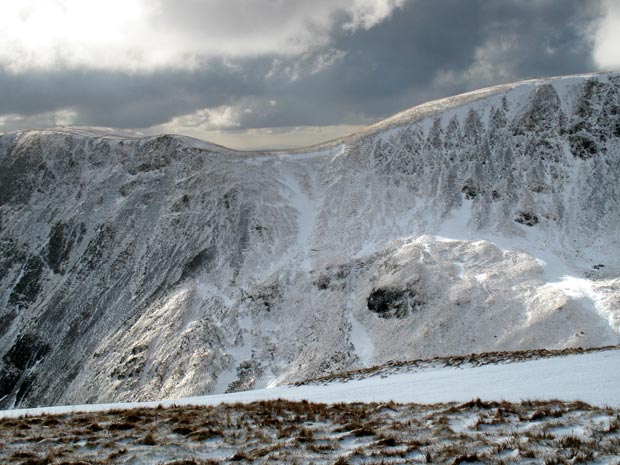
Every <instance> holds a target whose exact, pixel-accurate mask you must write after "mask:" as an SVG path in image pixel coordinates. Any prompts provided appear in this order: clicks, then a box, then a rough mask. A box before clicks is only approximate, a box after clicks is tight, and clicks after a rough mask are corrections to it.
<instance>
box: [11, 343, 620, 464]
mask: <svg viewBox="0 0 620 465" xmlns="http://www.w3.org/2000/svg"><path fill="white" fill-rule="evenodd" d="M510 355H512V356H515V355H518V356H524V355H526V354H524V353H519V354H514V353H513V354H506V353H504V354H494V356H510ZM529 355H535V354H532V353H529ZM547 355H553V354H547ZM555 355H556V356H555V357H554V358H547V359H534V360H527V361H521V362H512V363H510V362H508V363H503V364H499V365H498V364H490V365H486V366H478V367H474V366H471V365H463V366H461V367H453V366H452V367H450V366H448V367H446V366H444V367H426V368H417V369H415V370H411V367H409V368H407V369H405V370H404V371H402V372H400V373H391V374H389V373H388V374H386V373H380V374H377V373H375V374H374V375H370V376H369V377H367V378H365V379H361V380H349V381H346V382H342V380H337V381H332V382H326V383H324V384H322V385H317V384H314V385H307V386H297V387H288V388H284V387H279V388H273V389H264V390H254V391H245V392H238V393H231V394H226V395H215V396H206V397H202V398H193V399H181V400H179V401H174V402H172V401H168V402H162V403H161V404H160V403H151V404H109V405H86V406H71V407H51V408H43V409H27V410H9V411H4V412H0V440H2V443H3V447H0V459H1V460H2V463H20V464H23V463H43V464H47V463H58V462H59V461H64V462H63V463H77V462H78V461H79V462H88V463H97V464H108V463H123V464H138V463H160V464H169V465H173V464H176V465H180V463H183V464H185V465H190V464H193V465H199V464H203V465H206V464H209V465H215V464H217V463H230V462H236V463H254V464H262V463H283V464H289V463H299V464H303V463H313V464H329V465H331V464H335V463H339V464H343V463H348V464H354V463H360V464H370V463H376V464H386V463H391V464H400V463H403V464H404V463H463V462H482V463H493V464H498V465H499V464H506V463H536V464H538V463H565V464H573V463H609V464H613V463H617V457H618V454H619V453H620V399H618V395H617V386H618V384H619V383H620V374H619V373H618V370H617V366H618V363H620V350H618V348H615V349H607V350H602V351H599V352H592V353H584V354H568V355H563V356H557V354H555ZM490 356H491V354H487V356H486V357H490ZM478 361H480V360H478ZM384 368H385V369H393V367H392V368H389V367H384ZM476 396H479V397H481V398H482V400H481V399H473V400H472V398H475V397H476ZM525 399H529V400H525ZM583 400H588V402H589V403H585V402H583ZM343 401H347V402H343ZM455 401H456V402H455ZM420 402H432V404H421V403H420ZM156 406H157V408H155V407H156ZM162 407H164V408H162Z"/></svg>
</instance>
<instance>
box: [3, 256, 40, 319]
mask: <svg viewBox="0 0 620 465" xmlns="http://www.w3.org/2000/svg"><path fill="white" fill-rule="evenodd" d="M44 271H45V264H44V263H43V260H41V257H39V256H38V255H33V256H31V257H30V258H29V259H28V261H27V262H26V263H25V264H24V267H23V269H22V271H21V276H20V278H19V281H17V284H15V287H14V288H13V291H12V292H11V295H10V296H9V305H13V306H15V307H27V306H28V305H30V304H31V303H33V302H34V301H35V300H36V299H37V297H38V295H39V291H40V290H41V286H42V283H41V280H42V278H43V274H44Z"/></svg>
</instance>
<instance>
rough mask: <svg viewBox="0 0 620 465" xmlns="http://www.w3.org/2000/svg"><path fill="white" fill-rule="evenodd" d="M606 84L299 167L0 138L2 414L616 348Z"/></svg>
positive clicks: (94, 141)
mask: <svg viewBox="0 0 620 465" xmlns="http://www.w3.org/2000/svg"><path fill="white" fill-rule="evenodd" d="M619 180H620V74H597V75H585V76H569V77H561V78H551V79H542V80H533V81H526V82H521V83H514V84H508V85H502V86H498V87H493V88H489V89H484V90H481V91H477V92H472V93H469V94H464V95H461V96H457V97H452V98H448V99H443V100H438V101H435V102H430V103H428V104H425V105H421V106H418V107H415V108H413V109H411V110H408V111H405V112H403V113H400V114H398V115H396V116H394V117H392V118H390V119H388V120H386V121H384V122H381V123H379V124H377V125H374V126H371V127H370V128H368V129H367V130H365V131H362V132H361V133H359V134H356V135H352V136H348V137H346V138H343V139H339V140H336V141H332V142H330V143H326V144H322V145H318V146H315V147H311V148H308V149H297V150H294V151H288V152H287V151H280V152H271V153H250V152H236V151H234V150H230V149H227V148H224V147H219V146H216V145H213V144H209V143H206V142H201V141H197V140H195V139H191V138H187V137H182V136H173V135H163V136H157V137H140V136H139V135H137V134H134V133H126V132H113V131H108V130H102V129H97V128H59V129H50V130H37V131H21V132H15V133H9V134H4V135H2V136H0V407H2V408H10V407H17V406H24V407H25V406H36V405H53V404H60V403H63V404H73V403H86V402H104V401H129V400H151V399H160V398H174V397H181V396H191V395H199V394H207V393H220V392H226V391H236V390H244V389H253V388H258V387H265V386H272V385H278V384H283V383H288V382H292V381H298V380H301V379H305V378H308V377H312V376H319V375H321V374H326V373H328V372H332V371H340V370H345V369H351V368H359V367H364V366H370V365H374V364H380V363H385V362H386V361H389V360H393V359H409V358H423V357H431V356H436V355H455V354H463V353H470V352H479V351H494V350H509V349H528V348H563V347H577V346H583V347H586V346H598V345H606V344H617V343H618V342H620V336H619V330H620V252H619V251H620V236H619V235H618V227H619V226H620V183H619V182H618V181H619Z"/></svg>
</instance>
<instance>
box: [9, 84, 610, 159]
mask: <svg viewBox="0 0 620 465" xmlns="http://www.w3.org/2000/svg"><path fill="white" fill-rule="evenodd" d="M611 74H615V73H613V72H596V73H582V74H574V75H566V76H553V77H547V78H535V79H526V80H523V81H517V82H512V83H506V84H499V85H496V86H492V87H485V88H482V89H476V90H472V91H468V92H465V93H463V94H459V95H455V96H450V97H444V98H440V99H436V100H432V101H429V102H425V103H422V104H419V105H415V106H413V107H411V108H408V109H406V110H403V111H401V112H398V113H396V114H394V115H392V116H390V117H388V118H386V119H384V120H381V121H378V122H376V123H373V124H371V125H370V126H368V127H366V128H364V129H362V130H361V131H358V132H355V133H352V134H348V135H346V136H343V137H339V138H336V139H332V140H328V141H325V142H320V143H318V144H313V145H310V146H304V147H297V148H292V149H281V150H267V151H262V150H261V151H254V150H235V149H231V148H228V147H224V146H221V145H218V144H214V143H212V142H209V141H207V140H202V139H198V138H195V137H189V136H181V135H178V134H154V135H145V134H143V133H141V132H139V131H136V130H132V129H118V128H111V127H99V126H59V127H53V128H45V129H31V130H19V131H14V132H29V131H35V132H57V133H65V134H72V135H77V136H83V137H94V138H109V139H119V140H131V139H151V138H154V137H160V136H171V137H178V138H183V139H186V140H187V141H188V142H190V141H193V143H194V144H200V143H205V144H208V145H210V146H211V145H212V146H215V147H221V148H222V149H226V150H228V151H231V152H239V153H248V154H277V153H282V154H287V153H288V154H297V153H308V152H318V151H325V150H328V149H330V148H332V147H335V146H338V145H342V144H345V143H352V142H354V141H355V140H358V139H360V138H362V137H365V136H369V135H372V134H376V133H379V132H381V131H384V130H386V129H391V128H395V127H399V126H403V125H405V124H412V123H414V122H416V121H418V120H421V119H424V118H428V117H429V116H433V115H435V114H438V113H440V112H443V111H446V110H450V109H455V108H458V107H461V106H464V105H467V104H469V103H471V102H475V101H478V100H482V99H485V98H488V97H491V96H493V95H497V94H500V93H502V92H506V91H509V90H514V89H516V88H518V87H522V86H537V85H542V84H548V83H553V82H559V81H570V80H583V79H588V78H592V77H597V78H604V77H606V76H607V75H611ZM5 134H11V132H9V133H5ZM0 135H3V133H0Z"/></svg>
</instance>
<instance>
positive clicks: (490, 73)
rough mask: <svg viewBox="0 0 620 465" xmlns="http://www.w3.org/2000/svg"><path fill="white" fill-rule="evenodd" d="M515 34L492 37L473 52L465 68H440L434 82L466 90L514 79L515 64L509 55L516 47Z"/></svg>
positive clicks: (515, 74)
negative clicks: (472, 56) (469, 63)
mask: <svg viewBox="0 0 620 465" xmlns="http://www.w3.org/2000/svg"><path fill="white" fill-rule="evenodd" d="M518 42H519V41H518V38H517V37H515V36H510V37H504V38H502V39H497V38H493V39H491V40H488V41H487V42H485V43H484V44H482V45H481V46H479V47H477V48H476V50H475V52H474V61H473V62H472V64H471V65H469V66H468V67H467V69H465V70H459V71H454V70H440V71H439V72H438V73H437V74H436V76H435V78H434V84H435V85H436V86H438V87H453V86H457V85H458V86H463V87H464V88H466V89H468V90H472V89H474V88H481V87H486V86H489V85H493V84H498V83H501V82H508V81H513V80H515V77H516V76H517V73H516V70H515V69H514V67H515V64H514V63H512V62H511V59H510V58H511V57H512V56H513V53H514V51H515V49H516V48H517V45H516V44H518Z"/></svg>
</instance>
